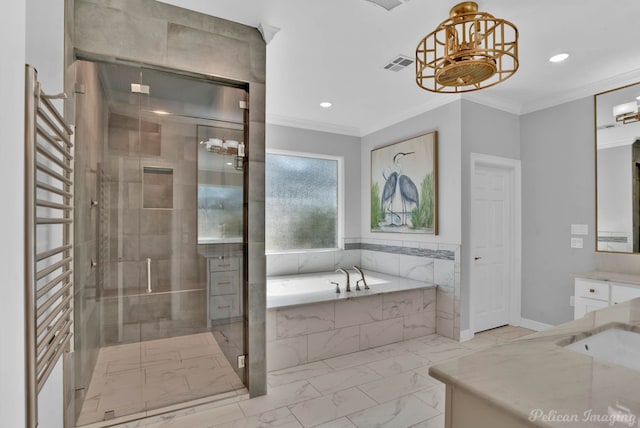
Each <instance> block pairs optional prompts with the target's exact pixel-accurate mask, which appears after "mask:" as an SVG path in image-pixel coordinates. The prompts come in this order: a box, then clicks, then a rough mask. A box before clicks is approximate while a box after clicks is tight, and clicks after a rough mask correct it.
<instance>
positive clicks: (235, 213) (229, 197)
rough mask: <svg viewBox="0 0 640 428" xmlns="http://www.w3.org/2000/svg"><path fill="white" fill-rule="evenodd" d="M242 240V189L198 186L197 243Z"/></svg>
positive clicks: (206, 185)
mask: <svg viewBox="0 0 640 428" xmlns="http://www.w3.org/2000/svg"><path fill="white" fill-rule="evenodd" d="M233 238H237V239H240V240H241V239H242V187H236V186H213V185H208V184H200V185H198V241H199V243H201V244H204V243H208V242H215V241H218V240H224V239H233Z"/></svg>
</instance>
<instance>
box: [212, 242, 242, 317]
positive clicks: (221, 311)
mask: <svg viewBox="0 0 640 428" xmlns="http://www.w3.org/2000/svg"><path fill="white" fill-rule="evenodd" d="M208 264H209V266H208V267H209V269H208V274H209V280H208V282H209V322H210V323H212V322H215V321H218V320H228V319H229V318H234V317H238V316H240V314H241V310H240V307H241V304H242V297H241V293H240V289H241V288H240V285H241V284H240V268H241V258H240V257H239V256H229V255H221V256H218V257H212V258H209V260H208Z"/></svg>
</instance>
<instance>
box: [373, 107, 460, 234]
mask: <svg viewBox="0 0 640 428" xmlns="http://www.w3.org/2000/svg"><path fill="white" fill-rule="evenodd" d="M460 103H461V102H460V101H454V102H451V103H449V104H446V105H444V106H442V107H439V108H437V109H434V110H432V111H429V112H426V113H423V114H420V115H418V116H416V117H413V118H411V119H408V120H405V121H402V122H400V123H397V124H395V125H392V126H389V127H388V128H385V129H382V130H380V131H377V132H374V133H373V134H369V135H367V136H364V137H362V148H361V162H362V163H361V168H362V169H361V188H360V192H361V195H360V197H361V206H362V216H361V217H362V218H363V221H362V226H361V231H362V235H361V236H362V238H364V239H366V238H371V239H396V240H400V241H402V240H411V241H419V242H425V243H426V242H429V243H448V244H460V242H461V233H460V222H461V215H460V214H461V205H460V197H461V190H462V187H461V171H460V139H461V120H460V114H461V112H460V110H461V106H460ZM433 130H437V131H438V164H439V168H438V188H439V190H438V192H439V193H438V228H439V234H438V235H437V236H434V235H423V234H415V235H414V234H411V235H408V234H398V233H372V232H371V230H370V226H371V223H370V221H369V213H370V212H371V199H370V198H371V189H370V186H371V150H372V149H374V148H377V147H381V146H385V145H388V144H391V143H396V142H398V141H402V140H405V139H407V138H411V137H415V136H418V135H421V134H425V133H427V132H430V131H433Z"/></svg>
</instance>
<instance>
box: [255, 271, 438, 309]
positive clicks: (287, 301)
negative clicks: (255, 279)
mask: <svg viewBox="0 0 640 428" xmlns="http://www.w3.org/2000/svg"><path fill="white" fill-rule="evenodd" d="M349 272H350V275H351V276H350V277H351V290H352V291H351V292H349V293H347V292H346V286H345V279H344V276H343V274H341V273H337V272H335V273H334V272H321V273H311V274H297V275H284V276H274V277H269V278H267V309H281V308H288V307H294V306H300V305H308V304H313V303H323V302H336V301H343V300H349V299H358V298H361V297H368V296H377V295H380V294H388V293H397V292H400V291H409V290H417V289H424V288H436V284H433V283H430V282H424V281H417V280H415V279H410V278H403V277H399V276H394V275H387V274H385V273H382V272H374V271H370V270H364V271H363V272H364V275H365V278H375V279H376V280H382V281H384V282H382V283H376V284H372V285H371V288H370V289H369V290H365V289H361V290H360V291H356V290H355V288H356V281H357V280H358V279H360V275H359V274H357V273H356V271H355V270H349ZM327 277H333V278H332V280H336V279H337V280H338V282H339V284H340V288H341V290H342V291H341V292H340V293H336V292H335V286H334V285H331V284H330V283H329V281H328V280H327ZM313 278H318V281H319V282H325V283H326V285H327V287H326V288H327V289H326V291H325V292H315V293H309V294H305V293H303V294H288V295H281V296H272V295H269V283H270V282H272V281H274V282H295V281H296V280H302V281H305V280H309V279H313Z"/></svg>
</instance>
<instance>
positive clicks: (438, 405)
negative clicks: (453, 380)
mask: <svg viewBox="0 0 640 428" xmlns="http://www.w3.org/2000/svg"><path fill="white" fill-rule="evenodd" d="M413 395H414V396H416V397H417V398H418V399H419V400H421V401H423V402H425V403H427V404H428V405H429V406H431V407H433V408H434V409H436V410H437V411H439V412H441V413H444V402H445V398H446V387H445V385H444V384H443V383H439V384H438V385H434V386H432V387H430V388H427V389H423V390H422V391H418V392H415V393H414V394H413Z"/></svg>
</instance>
